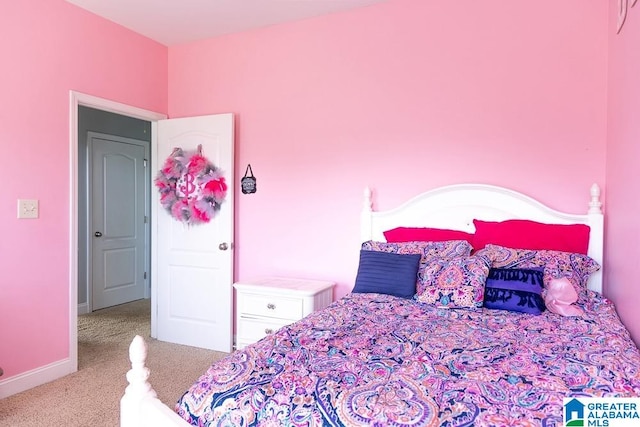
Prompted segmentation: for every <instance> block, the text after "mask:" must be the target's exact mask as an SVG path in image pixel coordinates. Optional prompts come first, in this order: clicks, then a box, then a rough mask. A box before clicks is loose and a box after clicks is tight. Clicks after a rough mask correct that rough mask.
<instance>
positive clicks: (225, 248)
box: [218, 242, 229, 251]
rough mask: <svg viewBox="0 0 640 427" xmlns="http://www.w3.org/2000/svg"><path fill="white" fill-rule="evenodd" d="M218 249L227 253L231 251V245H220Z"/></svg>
mask: <svg viewBox="0 0 640 427" xmlns="http://www.w3.org/2000/svg"><path fill="white" fill-rule="evenodd" d="M218 249H220V250H221V251H226V250H227V249H229V245H227V244H226V243H224V242H223V243H220V244H219V245H218Z"/></svg>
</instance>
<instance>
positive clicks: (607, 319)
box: [176, 292, 640, 426]
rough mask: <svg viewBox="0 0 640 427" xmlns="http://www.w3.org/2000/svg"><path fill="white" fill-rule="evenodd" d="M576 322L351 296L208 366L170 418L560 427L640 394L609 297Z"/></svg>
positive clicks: (631, 349) (638, 364)
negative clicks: (571, 415) (580, 409)
mask: <svg viewBox="0 0 640 427" xmlns="http://www.w3.org/2000/svg"><path fill="white" fill-rule="evenodd" d="M583 308H584V310H585V315H584V316H583V317H582V318H569V317H562V316H559V315H556V314H553V313H551V312H548V311H545V312H544V313H543V314H542V315H539V316H535V315H529V314H522V313H512V312H507V311H501V310H489V309H480V310H477V311H474V310H461V309H459V310H451V309H449V310H446V309H437V308H434V307H432V306H429V305H425V304H421V303H418V302H416V301H413V300H406V299H401V298H397V297H393V296H389V295H381V294H349V295H347V296H345V297H344V298H342V299H340V300H339V301H336V302H334V303H333V304H332V305H330V306H329V307H328V308H326V309H324V310H322V311H319V312H315V313H313V314H311V315H309V316H308V317H306V318H305V319H302V320H300V321H298V322H296V323H294V324H292V325H290V326H287V327H284V328H282V329H280V330H279V331H277V332H276V333H274V334H272V335H269V336H268V337H266V338H264V339H263V340H261V341H259V342H257V343H255V344H253V345H251V346H248V347H246V348H245V349H243V350H240V351H236V352H235V353H232V354H231V355H229V356H228V357H226V358H225V359H223V360H222V361H220V362H217V363H216V364H214V365H212V366H211V367H210V368H209V370H208V371H207V372H206V373H205V374H204V375H202V377H201V378H200V379H199V380H198V381H197V382H196V383H195V384H194V385H193V386H192V387H191V389H190V390H189V391H187V393H185V394H184V396H182V398H181V399H180V400H179V402H178V403H177V405H176V411H177V413H178V414H179V415H180V416H182V417H183V418H184V419H185V420H187V421H189V422H190V423H191V424H193V425H198V426H218V425H225V426H253V425H256V426H321V425H328V426H441V425H442V426H469V425H472V426H516V425H517V426H560V425H562V399H563V398H564V397H568V396H608V397H613V396H623V397H631V396H640V353H639V352H638V349H637V348H636V347H635V345H634V344H633V342H632V341H631V340H630V338H629V334H628V332H627V331H626V329H625V328H624V327H623V325H622V324H621V322H620V320H619V318H618V316H617V314H616V312H615V309H614V307H613V305H612V304H611V302H610V301H608V300H607V299H605V298H603V297H601V296H600V295H598V294H596V293H593V292H590V299H589V302H588V303H586V304H585V305H584V306H583Z"/></svg>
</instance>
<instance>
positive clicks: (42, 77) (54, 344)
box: [0, 0, 167, 380]
mask: <svg viewBox="0 0 640 427" xmlns="http://www.w3.org/2000/svg"><path fill="white" fill-rule="evenodd" d="M0 34H1V37H0V52H2V57H1V59H0V61H1V62H0V69H1V70H2V72H1V74H0V75H1V76H2V78H1V79H0V93H1V94H2V98H1V99H2V100H1V101H0V145H1V147H2V149H3V150H2V151H3V153H4V160H3V162H2V170H3V175H4V183H3V189H2V193H1V194H2V195H1V196H0V199H1V200H2V202H1V203H0V235H1V236H2V237H1V239H0V271H1V272H2V273H1V276H0V303H1V306H2V308H1V309H0V364H1V365H2V368H3V369H4V374H5V375H4V376H3V378H2V379H3V380H4V379H6V378H8V377H11V376H14V375H17V374H19V373H22V372H25V371H28V370H31V369H35V368H38V367H42V366H45V365H47V364H50V363H53V362H56V361H59V360H63V359H66V358H67V357H69V354H68V353H69V325H68V320H69V302H68V301H69V206H70V193H69V90H76V91H79V92H83V93H87V94H91V95H96V96H100V97H103V98H108V99H112V100H115V101H119V102H123V103H127V104H130V105H134V106H137V107H140V108H145V109H149V110H154V111H159V112H166V109H167V48H166V47H164V46H162V45H160V44H157V43H155V42H152V41H150V40H149V39H146V38H143V37H141V36H139V35H136V34H134V33H132V32H130V31H128V30H125V29H124V28H122V27H120V26H117V25H115V24H113V23H111V22H108V21H106V20H103V19H101V18H98V17H96V16H95V15H92V14H89V13H87V12H85V11H83V10H82V9H79V8H77V7H75V6H72V5H71V4H69V3H67V2H65V1H63V0H28V1H13V2H4V3H3V5H2V13H0ZM18 198H33V199H39V200H40V218H39V219H37V220H18V219H16V209H17V208H16V204H17V199H18ZM73 310H75V307H74V308H73Z"/></svg>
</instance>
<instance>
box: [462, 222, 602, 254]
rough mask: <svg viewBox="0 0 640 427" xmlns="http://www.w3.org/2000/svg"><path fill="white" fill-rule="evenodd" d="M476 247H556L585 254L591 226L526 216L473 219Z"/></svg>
mask: <svg viewBox="0 0 640 427" xmlns="http://www.w3.org/2000/svg"><path fill="white" fill-rule="evenodd" d="M473 224H474V225H475V227H476V232H475V234H474V237H473V248H474V250H476V251H477V250H480V249H482V248H484V247H485V246H486V245H487V244H494V245H499V246H505V247H507V248H516V249H533V250H553V251H562V252H571V253H577V254H582V255H586V254H587V250H588V249H589V232H590V228H589V226H588V225H585V224H544V223H541V222H536V221H529V220H525V219H510V220H507V221H502V222H491V221H482V220H479V219H474V220H473Z"/></svg>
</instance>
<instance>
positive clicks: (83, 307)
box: [78, 302, 89, 316]
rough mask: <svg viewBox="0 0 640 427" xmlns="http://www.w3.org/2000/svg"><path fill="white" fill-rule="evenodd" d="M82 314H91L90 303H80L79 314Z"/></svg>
mask: <svg viewBox="0 0 640 427" xmlns="http://www.w3.org/2000/svg"><path fill="white" fill-rule="evenodd" d="M81 314H89V304H87V303H86V302H83V303H82V304H78V316H80V315H81Z"/></svg>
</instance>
